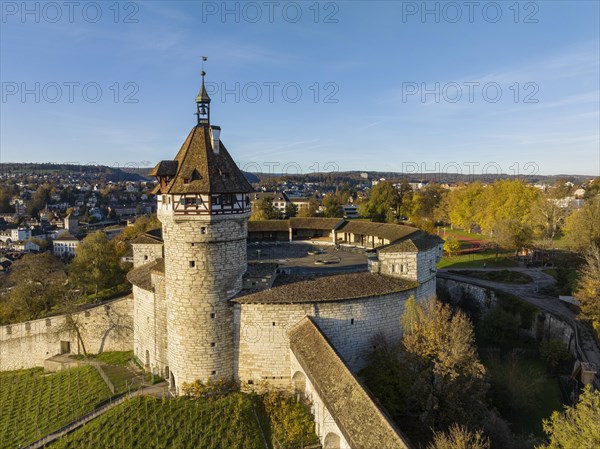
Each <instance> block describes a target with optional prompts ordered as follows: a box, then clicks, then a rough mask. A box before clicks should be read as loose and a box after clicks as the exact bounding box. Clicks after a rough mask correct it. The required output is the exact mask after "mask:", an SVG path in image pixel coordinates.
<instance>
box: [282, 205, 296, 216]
mask: <svg viewBox="0 0 600 449" xmlns="http://www.w3.org/2000/svg"><path fill="white" fill-rule="evenodd" d="M296 215H298V206H296V205H295V204H294V203H287V204H286V205H285V216H286V218H293V217H295V216H296Z"/></svg>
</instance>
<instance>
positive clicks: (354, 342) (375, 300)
mask: <svg viewBox="0 0 600 449" xmlns="http://www.w3.org/2000/svg"><path fill="white" fill-rule="evenodd" d="M411 295H417V299H419V297H418V292H417V289H413V290H408V291H406V292H401V293H396V294H392V295H386V296H376V297H370V298H361V299H354V300H346V301H337V302H321V303H309V304H236V306H235V309H234V321H235V326H234V328H235V337H234V341H235V359H234V371H235V378H236V380H238V381H239V382H240V383H241V385H242V388H244V389H252V388H254V387H253V385H258V384H259V383H260V382H265V381H266V382H267V383H269V384H271V385H273V386H275V387H278V388H289V387H290V385H291V382H290V377H289V376H290V373H289V370H290V357H289V340H288V337H287V331H288V329H289V328H291V327H292V326H293V325H294V324H296V323H297V322H298V321H300V320H301V319H302V318H303V317H304V316H306V315H308V316H311V317H313V319H314V321H315V323H316V324H317V325H318V326H319V328H320V329H321V330H322V331H323V333H324V334H325V335H326V336H327V338H328V339H329V340H330V341H331V343H332V345H333V346H334V347H335V349H336V350H337V351H338V353H339V354H340V355H341V357H342V358H343V359H344V361H345V362H346V364H347V365H348V366H349V368H350V369H351V370H352V371H353V372H356V371H358V370H360V369H361V368H363V367H364V366H366V364H367V356H368V354H369V353H370V351H371V350H372V349H373V346H374V345H376V344H377V341H381V339H382V338H387V339H389V340H394V339H398V338H400V337H401V335H402V330H401V326H400V318H401V316H402V313H403V311H404V305H405V302H406V300H407V299H408V298H409V297H410V296H411ZM249 381H250V382H251V383H249Z"/></svg>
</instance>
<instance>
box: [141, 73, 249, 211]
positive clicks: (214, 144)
mask: <svg viewBox="0 0 600 449" xmlns="http://www.w3.org/2000/svg"><path fill="white" fill-rule="evenodd" d="M201 93H203V94H202V95H200V94H199V95H198V97H197V98H196V104H197V110H198V112H197V116H198V123H197V124H196V126H195V127H194V128H193V129H192V131H191V132H190V134H189V135H188V137H187V139H186V140H185V142H184V143H183V145H182V146H181V149H180V150H179V152H178V153H177V156H175V159H174V160H172V161H161V162H159V163H158V164H157V165H156V167H154V169H153V170H152V171H151V172H150V176H155V177H156V178H157V179H158V185H157V186H156V187H155V189H154V190H153V192H152V193H154V194H155V195H157V201H158V209H159V210H170V211H173V212H174V213H175V214H181V215H189V214H200V215H204V214H211V215H213V214H232V213H247V212H249V210H250V198H249V196H248V193H249V192H252V190H253V189H252V186H251V185H250V183H249V182H248V181H247V180H246V177H245V176H244V174H243V173H242V171H241V170H240V169H239V168H238V166H237V165H236V163H235V162H234V160H233V159H232V157H231V156H230V155H229V152H228V151H227V149H226V148H225V145H223V143H222V142H221V140H220V133H221V128H220V127H218V126H214V125H211V124H210V121H209V119H208V118H209V117H210V98H209V97H208V94H206V89H205V88H204V72H203V76H202V88H201Z"/></svg>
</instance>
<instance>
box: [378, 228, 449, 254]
mask: <svg viewBox="0 0 600 449" xmlns="http://www.w3.org/2000/svg"><path fill="white" fill-rule="evenodd" d="M443 244H444V240H443V239H442V238H441V237H439V236H437V235H434V234H427V233H426V232H423V231H419V232H416V233H414V234H410V235H408V236H407V237H404V238H403V239H401V240H400V241H399V242H397V243H393V244H391V245H387V246H385V247H383V248H380V249H379V252H380V253H398V252H419V251H426V250H428V249H431V248H435V247H436V246H438V245H443Z"/></svg>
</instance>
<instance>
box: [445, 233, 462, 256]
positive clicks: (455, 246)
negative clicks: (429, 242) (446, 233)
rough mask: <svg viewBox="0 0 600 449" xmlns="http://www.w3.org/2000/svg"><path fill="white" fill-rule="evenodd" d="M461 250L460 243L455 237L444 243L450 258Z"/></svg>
mask: <svg viewBox="0 0 600 449" xmlns="http://www.w3.org/2000/svg"><path fill="white" fill-rule="evenodd" d="M459 250H460V242H459V241H458V240H456V239H455V238H454V237H448V238H447V239H446V240H445V241H444V251H445V252H446V254H448V255H449V256H452V254H456V253H457V252H458V251H459Z"/></svg>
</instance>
